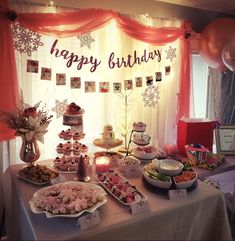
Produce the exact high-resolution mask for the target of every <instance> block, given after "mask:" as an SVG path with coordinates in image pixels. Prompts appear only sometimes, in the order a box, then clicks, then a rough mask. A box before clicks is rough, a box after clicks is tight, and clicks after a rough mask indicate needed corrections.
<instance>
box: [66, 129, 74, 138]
mask: <svg viewBox="0 0 235 241" xmlns="http://www.w3.org/2000/svg"><path fill="white" fill-rule="evenodd" d="M72 136H73V135H72V132H71V131H70V129H69V130H67V131H66V132H65V134H64V140H71V139H72Z"/></svg>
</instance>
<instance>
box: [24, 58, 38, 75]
mask: <svg viewBox="0 0 235 241" xmlns="http://www.w3.org/2000/svg"><path fill="white" fill-rule="evenodd" d="M38 65H39V62H38V61H37V60H30V59H28V60H27V72H28V73H38Z"/></svg>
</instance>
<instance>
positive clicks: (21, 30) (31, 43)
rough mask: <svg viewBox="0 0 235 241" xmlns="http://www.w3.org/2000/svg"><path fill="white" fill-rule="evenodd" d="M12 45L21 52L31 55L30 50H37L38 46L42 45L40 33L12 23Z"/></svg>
mask: <svg viewBox="0 0 235 241" xmlns="http://www.w3.org/2000/svg"><path fill="white" fill-rule="evenodd" d="M12 36H13V46H14V48H15V49H16V50H18V51H19V52H20V53H21V54H22V53H27V55H28V56H31V54H32V52H34V51H37V49H38V47H39V46H43V43H42V42H41V41H40V40H41V35H40V34H39V33H37V32H34V31H32V30H30V29H27V28H25V27H22V26H20V25H19V24H14V25H12Z"/></svg>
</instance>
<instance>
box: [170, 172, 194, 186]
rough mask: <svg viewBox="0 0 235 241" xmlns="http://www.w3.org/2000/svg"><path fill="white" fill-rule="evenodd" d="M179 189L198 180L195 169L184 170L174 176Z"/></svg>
mask: <svg viewBox="0 0 235 241" xmlns="http://www.w3.org/2000/svg"><path fill="white" fill-rule="evenodd" d="M173 179H174V183H175V185H176V188H177V189H182V188H189V187H191V186H192V185H193V184H194V182H195V181H196V180H197V173H196V172H195V171H194V170H191V171H183V172H182V173H181V174H180V175H178V176H175V177H173Z"/></svg>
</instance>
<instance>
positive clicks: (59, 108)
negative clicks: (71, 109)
mask: <svg viewBox="0 0 235 241" xmlns="http://www.w3.org/2000/svg"><path fill="white" fill-rule="evenodd" d="M67 102H68V100H67V99H65V100H63V101H62V102H61V101H59V100H55V107H53V108H52V109H51V110H52V111H54V112H55V113H56V118H57V119H58V118H59V117H61V116H62V115H63V114H64V112H65V110H66V108H67V105H68V104H67Z"/></svg>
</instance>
